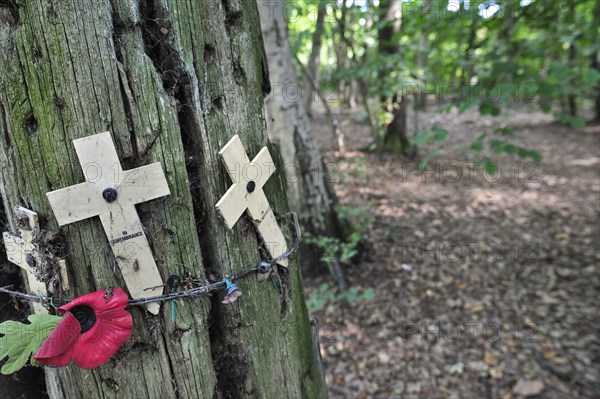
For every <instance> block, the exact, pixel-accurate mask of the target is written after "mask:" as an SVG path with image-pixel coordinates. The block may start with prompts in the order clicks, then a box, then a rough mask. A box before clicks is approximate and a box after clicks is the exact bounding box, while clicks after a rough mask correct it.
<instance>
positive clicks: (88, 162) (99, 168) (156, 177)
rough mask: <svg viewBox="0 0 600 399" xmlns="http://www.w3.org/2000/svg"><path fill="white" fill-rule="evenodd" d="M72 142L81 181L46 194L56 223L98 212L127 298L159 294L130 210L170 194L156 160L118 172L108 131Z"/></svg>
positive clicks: (155, 305) (152, 306)
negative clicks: (80, 170) (126, 291)
mask: <svg viewBox="0 0 600 399" xmlns="http://www.w3.org/2000/svg"><path fill="white" fill-rule="evenodd" d="M73 144H74V145H75V151H76V152H77V157H78V158H79V163H80V165H81V168H82V169H83V174H84V175H85V179H86V182H85V183H80V184H76V185H74V186H71V187H67V188H63V189H61V190H56V191H52V192H50V193H47V194H46V195H47V196H48V200H49V201H50V205H51V206H52V209H53V210H54V215H55V216H56V220H57V221H58V224H59V225H60V226H64V225H66V224H69V223H73V222H77V221H80V220H84V219H88V218H91V217H94V216H99V217H100V221H101V222H102V227H104V231H105V232H106V235H107V237H108V242H109V244H110V246H111V247H112V249H113V253H114V255H115V258H116V260H117V264H118V265H119V268H120V269H121V273H122V275H123V278H124V279H125V283H126V284H127V288H128V289H129V293H130V295H131V297H132V298H134V299H140V298H148V297H151V296H156V295H160V294H161V293H162V287H160V286H162V285H163V282H162V278H161V277H160V273H159V271H158V268H157V266H156V263H155V262H154V256H153V255H152V250H151V249H150V245H149V244H148V240H147V239H146V235H145V234H144V228H143V226H142V222H141V221H140V218H139V216H138V214H137V211H136V210H135V205H136V204H139V203H141V202H146V201H150V200H152V199H155V198H159V197H163V196H165V195H169V194H170V191H169V186H168V184H167V180H166V179H165V175H164V173H163V170H162V167H161V165H160V163H153V164H151V165H146V166H142V167H140V168H136V169H131V170H126V171H124V170H123V169H121V163H120V162H119V157H118V155H117V151H116V149H115V146H114V144H113V141H112V138H111V136H110V132H104V133H100V134H96V135H93V136H88V137H84V138H81V139H77V140H73ZM150 287H155V288H152V289H148V288H150ZM146 306H147V309H148V311H149V312H151V313H153V314H158V312H159V310H160V305H159V304H158V303H150V304H148V305H146Z"/></svg>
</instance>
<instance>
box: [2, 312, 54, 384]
mask: <svg viewBox="0 0 600 399" xmlns="http://www.w3.org/2000/svg"><path fill="white" fill-rule="evenodd" d="M27 319H28V320H29V322H30V324H23V323H18V322H16V321H5V322H4V323H2V324H0V334H4V336H3V337H2V338H0V359H4V358H5V357H6V356H8V360H7V361H6V363H5V364H4V366H3V367H2V370H0V372H1V373H2V374H12V373H14V372H15V371H18V370H20V369H22V368H23V366H25V364H26V363H27V360H29V359H30V358H31V360H32V361H33V355H34V354H35V353H36V352H37V351H38V349H40V347H41V346H42V344H43V343H44V340H45V339H46V338H48V336H49V335H50V333H51V332H52V330H53V329H54V328H55V327H56V326H57V325H58V323H59V322H60V321H61V320H62V317H59V316H52V315H47V314H32V315H30V316H29V317H28V318H27Z"/></svg>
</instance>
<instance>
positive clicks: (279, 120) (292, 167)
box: [258, 0, 348, 290]
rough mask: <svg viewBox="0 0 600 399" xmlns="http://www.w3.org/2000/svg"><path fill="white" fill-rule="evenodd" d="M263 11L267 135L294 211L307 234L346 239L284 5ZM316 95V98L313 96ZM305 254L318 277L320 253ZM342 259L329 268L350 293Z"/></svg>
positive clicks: (307, 249)
mask: <svg viewBox="0 0 600 399" xmlns="http://www.w3.org/2000/svg"><path fill="white" fill-rule="evenodd" d="M258 6H259V10H260V16H261V26H262V31H263V38H264V43H265V49H266V52H267V60H268V64H269V79H270V81H271V83H272V86H273V90H272V92H271V93H270V94H269V95H268V96H267V97H266V101H265V109H266V115H267V132H268V134H269V138H270V139H271V141H272V142H273V143H274V144H275V145H276V146H277V147H278V149H279V151H280V153H281V158H282V160H283V163H284V165H285V174H286V177H287V178H286V189H287V193H288V200H289V203H290V206H291V207H292V209H295V210H297V211H298V212H299V213H300V215H301V218H302V226H303V227H304V230H305V231H306V232H309V233H310V234H311V235H313V236H315V237H316V236H327V237H332V238H336V239H344V238H345V236H346V234H347V232H346V230H348V229H347V226H345V224H344V222H343V221H341V220H340V219H339V218H338V216H337V213H336V211H335V207H336V205H337V204H338V201H337V198H336V195H335V192H334V191H333V188H332V185H331V181H330V179H331V178H332V177H335V175H334V174H335V173H336V170H335V169H334V168H333V166H334V165H329V167H326V166H325V164H324V163H323V158H322V157H321V150H320V148H319V144H318V143H317V141H316V140H315V138H314V136H313V132H312V128H311V125H310V120H309V118H308V116H307V114H306V111H305V108H304V104H305V103H304V101H303V98H302V96H301V95H300V93H302V88H301V87H300V85H299V84H298V80H297V79H296V71H295V70H294V61H293V59H292V54H291V51H290V47H289V43H288V38H287V31H286V23H285V20H284V15H283V9H282V7H281V3H280V2H268V1H264V0H258ZM318 12H319V18H320V19H321V22H320V23H321V24H322V23H323V19H324V5H320V6H319V11H318ZM322 28H323V27H322V26H321V29H322ZM315 36H317V34H316V33H315ZM317 40H320V39H318V38H317ZM319 46H320V44H319ZM311 57H312V55H311ZM315 65H316V64H315ZM310 93H311V94H310V95H312V93H313V92H312V91H310ZM301 248H303V251H302V253H303V254H304V256H303V257H301V259H302V260H303V262H302V263H303V269H304V270H306V271H309V270H310V271H314V270H315V266H317V265H319V264H320V262H319V261H318V259H319V256H318V255H317V252H315V249H316V247H315V246H314V245H306V244H303V245H302V247H301ZM337 258H338V256H336V259H334V260H333V261H331V262H329V263H330V264H329V267H330V268H331V272H332V274H333V276H334V278H335V279H336V281H337V282H338V286H339V287H340V289H342V290H345V289H346V288H347V283H346V279H345V277H344V272H343V270H342V268H341V265H340V263H339V259H337Z"/></svg>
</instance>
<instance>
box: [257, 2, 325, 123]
mask: <svg viewBox="0 0 600 399" xmlns="http://www.w3.org/2000/svg"><path fill="white" fill-rule="evenodd" d="M259 2H260V0H259ZM326 11H327V3H325V2H323V1H319V2H318V3H317V22H316V26H315V32H314V33H313V38H312V48H311V50H310V57H309V58H308V73H309V74H310V77H311V79H312V80H313V82H315V83H316V85H317V89H318V87H319V60H320V57H319V55H320V53H321V39H322V38H323V30H324V29H323V28H324V26H323V25H324V22H325V13H326ZM265 42H266V41H265ZM290 57H291V55H290ZM313 97H315V93H314V92H313V88H312V85H310V84H309V85H307V86H306V96H305V98H304V105H305V107H306V113H307V114H308V115H309V116H310V115H311V108H310V107H311V106H312V103H313V101H315V100H316V99H315V98H313Z"/></svg>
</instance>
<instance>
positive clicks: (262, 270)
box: [0, 212, 301, 307]
mask: <svg viewBox="0 0 600 399" xmlns="http://www.w3.org/2000/svg"><path fill="white" fill-rule="evenodd" d="M290 215H291V216H292V217H293V222H294V226H295V231H294V233H295V235H296V237H295V240H294V244H293V245H292V246H291V247H290V249H288V250H287V251H286V252H284V253H283V254H281V255H279V256H277V257H275V258H274V259H272V260H271V261H268V262H267V261H261V262H258V263H257V264H256V266H254V267H252V268H250V269H246V270H244V271H242V272H240V273H237V274H235V275H233V276H231V277H226V278H223V279H222V280H220V281H217V282H214V283H209V284H204V285H201V286H199V287H193V288H188V289H186V290H183V291H179V292H176V291H174V288H177V287H171V290H170V291H171V292H169V293H167V294H164V295H157V296H153V297H148V298H140V299H130V300H129V302H128V304H127V306H128V307H131V306H143V305H146V304H149V303H155V302H159V303H162V302H167V301H170V300H177V299H182V298H189V297H194V296H202V295H206V294H209V293H211V292H214V291H218V290H220V289H222V288H227V287H228V284H227V282H230V283H231V282H235V281H238V280H240V279H243V278H245V277H248V276H250V275H253V274H262V275H266V274H269V275H270V274H272V273H273V271H276V265H277V262H279V261H281V260H283V259H286V258H289V257H291V256H292V255H293V254H294V253H295V252H296V251H297V250H298V246H299V244H300V235H301V232H300V225H299V223H298V216H297V214H296V213H295V212H289V213H288V214H286V215H283V217H287V216H290ZM12 287H13V285H12V284H11V285H6V286H4V287H0V293H5V294H8V295H11V296H15V297H19V298H22V299H25V300H28V301H31V302H38V303H41V304H42V305H50V306H52V307H56V305H65V304H67V303H69V302H70V301H72V300H73V299H72V298H71V299H70V298H55V297H48V296H43V295H41V294H39V295H35V294H28V293H26V292H20V291H13V290H11V289H10V288H12ZM164 287H168V285H167V284H165V285H164ZM151 288H157V287H150V288H147V289H151Z"/></svg>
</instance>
